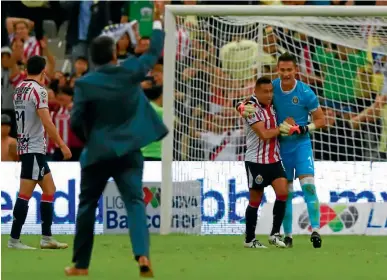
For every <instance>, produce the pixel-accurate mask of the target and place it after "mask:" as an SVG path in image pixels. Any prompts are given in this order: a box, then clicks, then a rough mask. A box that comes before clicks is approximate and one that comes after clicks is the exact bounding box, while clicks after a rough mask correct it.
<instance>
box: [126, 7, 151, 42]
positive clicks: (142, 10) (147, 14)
mask: <svg viewBox="0 0 387 280" xmlns="http://www.w3.org/2000/svg"><path fill="white" fill-rule="evenodd" d="M153 2H154V1H149V0H146V1H126V2H125V4H124V5H123V7H122V15H121V23H126V22H130V21H133V20H136V21H137V22H138V24H139V33H140V36H141V37H149V36H150V35H151V34H152V24H153V5H154V3H153Z"/></svg>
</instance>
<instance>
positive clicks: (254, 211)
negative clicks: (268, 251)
mask: <svg viewBox="0 0 387 280" xmlns="http://www.w3.org/2000/svg"><path fill="white" fill-rule="evenodd" d="M260 204H261V201H257V202H250V203H249V205H248V206H247V208H246V240H245V241H246V243H249V242H251V241H253V240H254V238H255V228H256V227H257V218H258V208H259V205H260Z"/></svg>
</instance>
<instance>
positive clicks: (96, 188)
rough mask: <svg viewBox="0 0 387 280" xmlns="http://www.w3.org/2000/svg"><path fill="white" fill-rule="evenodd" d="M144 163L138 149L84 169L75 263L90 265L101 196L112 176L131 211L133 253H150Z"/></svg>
mask: <svg viewBox="0 0 387 280" xmlns="http://www.w3.org/2000/svg"><path fill="white" fill-rule="evenodd" d="M143 166H144V160H143V156H142V154H141V151H136V152H133V153H130V154H128V155H125V156H122V157H117V158H116V159H109V160H105V161H101V162H99V163H96V164H93V165H91V166H87V167H85V168H83V169H82V171H81V193H80V196H79V205H78V214H77V221H76V233H75V239H74V249H73V263H75V267H77V268H83V269H84V268H88V267H89V264H90V259H91V253H92V249H93V239H94V224H95V216H96V209H97V206H98V200H99V198H100V197H101V195H102V194H103V191H104V189H105V186H106V183H107V181H108V179H109V178H111V177H113V179H114V180H115V182H116V184H117V187H118V190H119V192H120V194H121V197H122V200H123V201H124V203H125V207H126V210H127V213H128V221H129V235H130V239H131V243H132V250H133V254H134V256H135V257H139V256H147V257H149V231H148V227H147V218H146V208H145V204H144V200H143V190H142V174H143Z"/></svg>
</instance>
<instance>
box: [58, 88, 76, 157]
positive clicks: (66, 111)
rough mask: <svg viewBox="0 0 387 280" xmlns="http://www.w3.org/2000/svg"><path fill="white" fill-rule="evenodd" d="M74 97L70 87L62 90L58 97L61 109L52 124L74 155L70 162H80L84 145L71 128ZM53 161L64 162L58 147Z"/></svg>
mask: <svg viewBox="0 0 387 280" xmlns="http://www.w3.org/2000/svg"><path fill="white" fill-rule="evenodd" d="M73 95H74V92H73V89H72V88H70V87H68V86H67V87H63V88H61V89H60V91H59V92H58V94H57V95H56V100H57V102H58V104H59V106H60V107H59V108H58V109H57V110H56V111H55V112H53V114H52V122H53V123H54V124H55V126H56V128H57V129H58V132H59V135H60V137H61V138H62V139H63V141H64V142H65V144H66V145H67V146H68V147H69V148H70V151H71V153H72V155H73V156H72V158H71V159H70V161H78V160H79V157H80V155H81V152H82V149H83V143H82V142H81V141H80V140H79V139H78V138H77V136H75V134H74V133H73V131H72V130H71V127H70V112H71V108H72V105H73ZM52 160H54V161H62V160H63V154H62V152H61V150H60V148H59V147H58V146H56V147H55V150H54V153H53V155H52Z"/></svg>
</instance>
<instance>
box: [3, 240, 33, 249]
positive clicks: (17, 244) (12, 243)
mask: <svg viewBox="0 0 387 280" xmlns="http://www.w3.org/2000/svg"><path fill="white" fill-rule="evenodd" d="M8 248H11V249H20V250H36V248H34V247H30V246H28V245H25V244H23V243H21V241H20V240H19V239H10V240H8Z"/></svg>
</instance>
